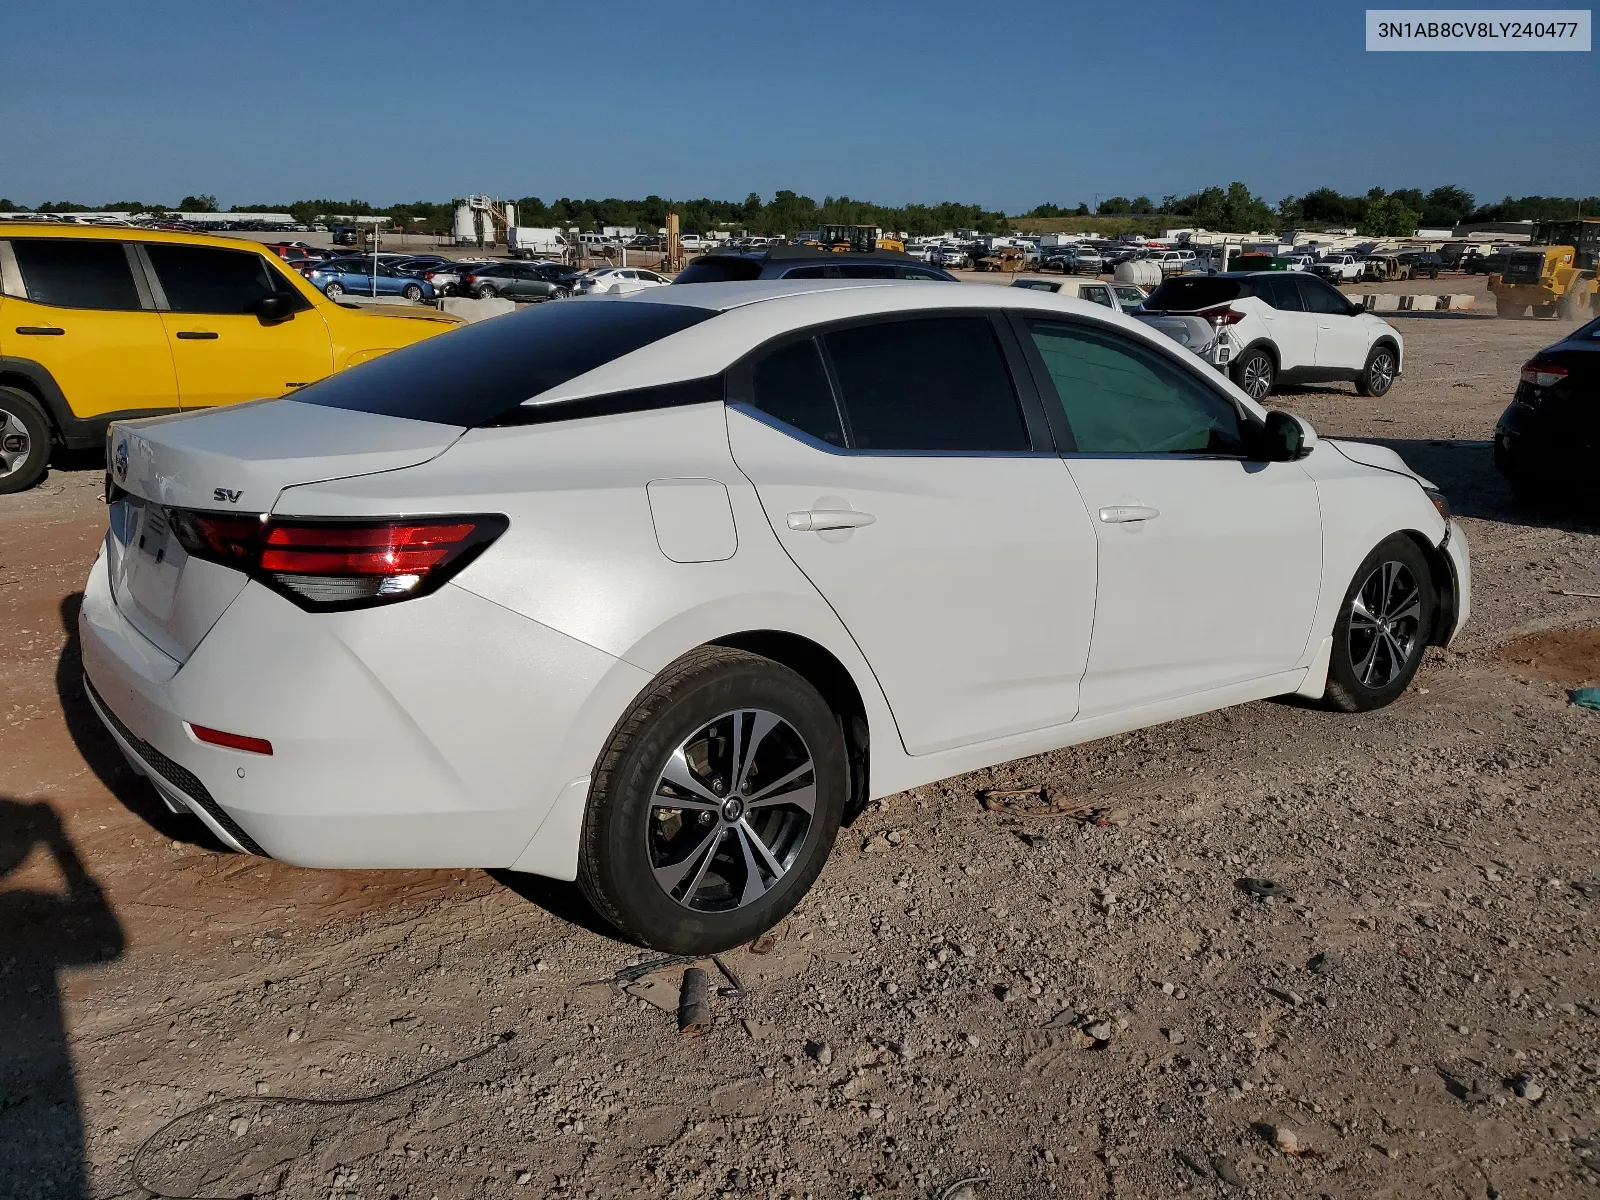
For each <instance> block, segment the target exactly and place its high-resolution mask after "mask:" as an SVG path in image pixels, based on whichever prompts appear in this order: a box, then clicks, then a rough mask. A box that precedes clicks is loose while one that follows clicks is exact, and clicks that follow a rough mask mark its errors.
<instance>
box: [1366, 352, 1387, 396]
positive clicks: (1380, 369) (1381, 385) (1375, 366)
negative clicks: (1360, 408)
mask: <svg viewBox="0 0 1600 1200" xmlns="http://www.w3.org/2000/svg"><path fill="white" fill-rule="evenodd" d="M1393 384H1394V355H1392V354H1390V353H1389V352H1388V351H1387V350H1379V351H1378V352H1377V353H1376V354H1374V355H1373V356H1372V365H1371V366H1370V367H1369V368H1367V390H1368V391H1370V392H1371V393H1372V394H1373V395H1374V396H1381V395H1383V394H1384V393H1385V392H1387V391H1388V390H1389V388H1390V387H1391V386H1392V385H1393Z"/></svg>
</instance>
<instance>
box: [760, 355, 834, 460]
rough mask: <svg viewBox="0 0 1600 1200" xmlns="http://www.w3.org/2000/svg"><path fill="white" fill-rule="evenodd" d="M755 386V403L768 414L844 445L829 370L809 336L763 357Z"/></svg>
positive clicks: (826, 440)
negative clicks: (829, 380)
mask: <svg viewBox="0 0 1600 1200" xmlns="http://www.w3.org/2000/svg"><path fill="white" fill-rule="evenodd" d="M753 390H754V394H755V406H756V407H757V408H759V409H760V410H761V411H762V412H764V413H766V414H767V415H768V416H769V417H775V418H777V419H778V420H780V421H782V422H783V423H784V424H785V425H792V426H794V428H796V429H798V430H800V431H801V432H802V433H809V434H810V435H811V436H812V437H814V438H816V439H818V440H819V441H824V442H827V443H828V444H829V445H832V446H843V445H844V428H843V427H842V426H841V425H840V423H839V409H838V408H837V406H836V405H835V404H834V402H833V388H832V387H831V386H830V385H829V383H828V372H827V370H826V368H824V367H823V365H822V355H821V354H820V353H819V352H818V350H817V344H816V342H814V341H812V340H811V339H810V338H807V339H806V340H805V341H803V342H795V343H794V344H793V345H789V346H785V347H784V348H783V349H781V350H777V351H775V352H773V353H772V354H769V355H768V356H767V357H766V358H764V359H762V361H761V362H760V363H758V364H757V365H756V369H755V374H754V379H753Z"/></svg>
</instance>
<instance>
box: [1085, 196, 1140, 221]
mask: <svg viewBox="0 0 1600 1200" xmlns="http://www.w3.org/2000/svg"><path fill="white" fill-rule="evenodd" d="M1094 211H1095V215H1096V216H1101V217H1125V216H1127V215H1128V214H1129V213H1131V212H1132V211H1133V201H1131V200H1129V199H1128V198H1127V197H1126V196H1108V197H1106V198H1105V199H1104V200H1102V201H1100V203H1099V204H1097V205H1095V209H1094Z"/></svg>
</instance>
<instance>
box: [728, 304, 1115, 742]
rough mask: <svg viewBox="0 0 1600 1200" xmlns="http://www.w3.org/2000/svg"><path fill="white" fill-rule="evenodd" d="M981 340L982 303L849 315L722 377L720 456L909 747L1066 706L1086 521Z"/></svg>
mask: <svg viewBox="0 0 1600 1200" xmlns="http://www.w3.org/2000/svg"><path fill="white" fill-rule="evenodd" d="M998 337H999V335H998V334H997V332H996V329H995V327H994V326H993V325H992V323H991V321H990V318H989V317H988V316H986V315H967V314H954V315H940V316H937V317H924V318H917V319H904V318H902V319H895V320H879V321H874V322H868V323H863V324H854V325H851V326H847V327H844V328H836V329H833V330H831V331H828V332H825V333H823V334H822V335H821V336H819V337H816V338H812V337H804V338H801V339H799V340H795V341H791V342H789V343H788V344H787V345H785V346H783V347H781V348H779V349H777V350H774V351H773V352H771V353H770V354H768V355H767V356H766V357H765V358H764V359H762V360H760V361H759V362H757V363H756V364H755V365H754V366H752V367H750V368H749V370H748V371H747V372H744V373H739V372H736V373H735V382H734V383H733V384H732V385H730V386H731V387H732V388H733V389H734V391H733V392H732V393H730V394H732V395H734V396H735V398H736V399H742V400H743V401H744V402H743V403H740V404H735V405H734V406H733V407H732V408H731V409H730V411H729V415H728V427H729V428H728V431H729V438H730V444H731V446H732V449H733V455H734V458H735V460H736V461H737V462H738V464H739V466H740V468H741V469H742V470H743V471H744V472H745V474H746V475H747V476H749V478H750V480H751V481H752V482H753V483H754V485H755V488H756V491H757V493H758V494H759V496H760V498H761V502H762V505H763V506H764V508H765V510H766V514H767V518H768V520H769V521H770V522H771V525H772V528H773V530H774V531H775V532H776V534H777V536H778V539H779V541H780V542H781V544H782V545H783V548H784V549H785V551H787V552H788V554H789V556H790V557H791V558H792V559H793V560H794V562H795V564H796V565H797V566H798V567H799V568H800V570H801V571H803V572H804V573H805V575H806V577H807V578H808V579H809V580H810V581H811V583H812V584H813V586H815V587H816V589H817V591H819V592H820V593H821V594H822V596H823V598H824V599H825V600H826V601H827V602H828V603H829V604H830V605H831V606H832V607H833V609H834V611H835V612H836V613H838V615H839V618H840V620H841V621H843V623H844V625H845V627H846V628H847V629H848V630H849V632H850V634H851V636H852V637H854V639H855V641H856V643H857V645H859V646H860V648H861V651H862V654H863V655H864V656H865V657H866V660H867V662H868V663H869V664H870V665H871V667H872V669H873V671H874V673H875V674H876V675H877V678H878V681H879V683H880V684H881V685H882V686H883V690H884V694H885V695H886V697H887V698H888V701H889V706H890V708H891V709H892V710H893V712H894V716H895V721H896V723H897V724H898V725H899V728H900V735H901V738H902V740H903V742H904V744H905V747H906V750H907V751H908V752H909V753H911V754H927V753H930V752H933V751H937V750H944V749H949V748H951V747H955V746H961V745H966V744H970V743H974V742H979V741H984V740H987V739H991V738H998V737H1003V736H1005V735H1007V734H1013V733H1020V732H1024V731H1027V730H1031V729H1039V728H1043V727H1046V726H1050V725H1057V724H1061V723H1063V722H1067V721H1070V720H1072V719H1073V717H1074V716H1075V715H1076V713H1077V710H1078V689H1079V681H1080V679H1081V677H1082V675H1083V669H1084V663H1085V662H1086V660H1087V657H1088V649H1089V632H1090V623H1091V621H1092V618H1093V612H1094V589H1095V535H1094V530H1093V528H1092V526H1091V525H1090V523H1089V519H1088V514H1087V513H1086V512H1085V511H1084V507H1083V502H1082V501H1081V500H1080V499H1079V497H1078V493H1077V490H1076V489H1075V487H1074V486H1073V483H1072V479H1071V477H1070V475H1069V474H1068V473H1067V471H1066V469H1065V468H1064V466H1063V465H1062V462H1061V460H1060V459H1059V458H1058V457H1056V456H1055V454H1054V453H1053V452H1051V451H1050V449H1049V448H1048V447H1047V446H1039V447H1038V449H1037V450H1036V449H1035V443H1034V441H1033V440H1032V439H1031V438H1030V434H1029V429H1028V424H1027V422H1026V421H1025V419H1024V417H1023V415H1022V410H1021V408H1020V406H1019V400H1018V394H1017V392H1016V390H1015V388H1014V385H1013V381H1012V378H1011V375H1010V373H1009V371H1008V369H1007V365H1006V359H1005V357H1004V355H1003V352H1002V350H1001V348H1000V342H999V340H998ZM1040 433H1041V435H1042V436H1043V438H1044V440H1047V439H1048V434H1045V433H1044V432H1043V430H1042V429H1041V430H1040Z"/></svg>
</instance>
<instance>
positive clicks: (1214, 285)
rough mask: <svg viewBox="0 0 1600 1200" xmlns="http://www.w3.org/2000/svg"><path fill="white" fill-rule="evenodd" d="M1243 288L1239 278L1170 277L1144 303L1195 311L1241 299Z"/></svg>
mask: <svg viewBox="0 0 1600 1200" xmlns="http://www.w3.org/2000/svg"><path fill="white" fill-rule="evenodd" d="M1240 291H1241V289H1240V287H1239V281H1238V280H1237V279H1219V278H1217V277H1215V276H1211V275H1201V276H1193V277H1187V278H1179V279H1169V280H1167V281H1166V282H1165V283H1162V284H1160V285H1159V286H1158V287H1157V288H1156V290H1155V291H1153V292H1151V293H1150V298H1149V299H1148V300H1146V301H1145V302H1144V306H1145V307H1146V308H1148V309H1159V310H1163V311H1170V312H1194V311H1196V310H1197V309H1202V308H1211V307H1212V306H1213V305H1217V304H1226V303H1228V301H1230V300H1237V299H1238V298H1239V295H1240Z"/></svg>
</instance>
